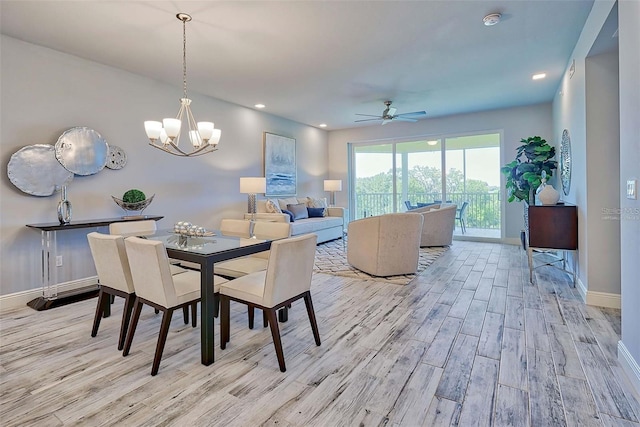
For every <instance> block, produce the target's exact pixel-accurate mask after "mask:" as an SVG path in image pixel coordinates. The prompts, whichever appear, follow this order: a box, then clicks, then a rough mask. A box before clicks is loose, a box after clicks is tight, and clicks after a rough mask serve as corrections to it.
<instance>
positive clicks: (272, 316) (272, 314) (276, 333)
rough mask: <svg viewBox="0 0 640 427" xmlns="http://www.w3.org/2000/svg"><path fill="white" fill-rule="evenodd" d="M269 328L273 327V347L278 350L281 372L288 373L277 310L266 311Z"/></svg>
mask: <svg viewBox="0 0 640 427" xmlns="http://www.w3.org/2000/svg"><path fill="white" fill-rule="evenodd" d="M266 313H267V319H268V320H269V326H271V336H272V337H273V345H274V347H275V348H276V356H277V357H278V365H280V372H286V370H287V367H286V366H285V364H284V352H283V351H282V341H281V340H280V329H278V319H277V318H276V310H273V309H268V310H266Z"/></svg>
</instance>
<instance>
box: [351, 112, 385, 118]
mask: <svg viewBox="0 0 640 427" xmlns="http://www.w3.org/2000/svg"><path fill="white" fill-rule="evenodd" d="M356 116H367V117H380V116H378V115H377V114H358V113H356ZM380 118H382V117H380Z"/></svg>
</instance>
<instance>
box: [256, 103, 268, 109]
mask: <svg viewBox="0 0 640 427" xmlns="http://www.w3.org/2000/svg"><path fill="white" fill-rule="evenodd" d="M254 107H256V108H260V109H262V108H264V107H266V105H264V104H256V105H254Z"/></svg>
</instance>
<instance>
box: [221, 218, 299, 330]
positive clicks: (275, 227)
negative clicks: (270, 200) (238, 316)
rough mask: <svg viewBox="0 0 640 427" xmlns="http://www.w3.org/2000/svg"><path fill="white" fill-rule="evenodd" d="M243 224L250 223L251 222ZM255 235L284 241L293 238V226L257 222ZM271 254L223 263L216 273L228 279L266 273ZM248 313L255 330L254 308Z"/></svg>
mask: <svg viewBox="0 0 640 427" xmlns="http://www.w3.org/2000/svg"><path fill="white" fill-rule="evenodd" d="M223 221H224V220H223ZM230 221H238V220H230ZM240 221H242V220H240ZM242 222H245V223H248V222H249V221H242ZM253 235H254V236H255V238H256V239H267V240H276V239H284V238H286V237H291V225H290V224H289V223H288V222H267V221H256V222H255V223H254V225H253ZM269 253H270V251H263V252H258V253H257V254H253V255H248V256H245V257H242V258H236V259H230V260H229V261H223V262H221V263H218V264H216V265H215V267H214V268H215V272H216V274H219V275H220V276H222V277H225V278H227V279H237V278H238V277H242V276H246V275H247V274H251V273H255V272H258V271H264V270H266V269H267V265H268V264H269ZM247 311H248V313H247V314H248V322H249V329H253V325H254V317H255V312H254V310H253V308H252V307H248V308H247ZM263 324H264V326H265V327H266V326H267V318H266V313H265V314H264V315H263Z"/></svg>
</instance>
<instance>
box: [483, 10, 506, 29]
mask: <svg viewBox="0 0 640 427" xmlns="http://www.w3.org/2000/svg"><path fill="white" fill-rule="evenodd" d="M500 18H502V15H500V14H499V13H490V14H488V15H487V16H485V17H484V18H482V22H484V25H486V26H487V27H491V26H492V25H496V24H497V23H499V22H500Z"/></svg>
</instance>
